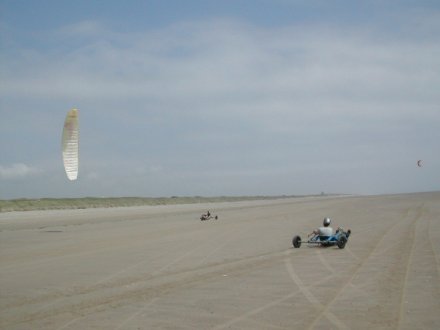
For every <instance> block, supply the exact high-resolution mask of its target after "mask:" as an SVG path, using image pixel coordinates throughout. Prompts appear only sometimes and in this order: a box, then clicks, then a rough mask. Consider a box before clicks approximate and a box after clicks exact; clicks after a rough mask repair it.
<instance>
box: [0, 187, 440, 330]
mask: <svg viewBox="0 0 440 330" xmlns="http://www.w3.org/2000/svg"><path fill="white" fill-rule="evenodd" d="M207 209H210V210H211V213H212V214H214V215H215V214H217V215H218V216H219V220H210V221H203V222H202V221H200V220H199V216H200V214H201V213H203V212H206V210H207ZM325 216H329V217H331V218H332V219H333V223H332V225H333V227H334V228H336V227H337V226H342V227H344V228H350V229H351V230H352V231H353V234H352V236H351V237H350V239H349V242H348V244H347V246H346V248H345V249H338V248H337V247H330V248H319V247H307V246H305V245H303V246H302V247H301V248H300V249H294V248H293V247H292V243H291V241H292V237H293V235H294V234H300V235H301V236H302V237H303V238H305V237H306V235H307V233H309V232H310V231H311V230H313V229H314V228H315V227H317V226H319V225H320V224H321V221H322V218H324V217H325ZM0 230H1V231H0V289H1V293H0V328H1V329H299V328H301V329H440V259H439V254H440V239H439V238H440V193H416V194H405V195H387V196H351V197H349V196H345V197H327V198H325V197H323V198H293V199H283V200H272V201H252V202H235V203H216V204H191V205H173V206H150V207H148V206H147V207H131V208H116V209H86V210H69V211H30V212H12V213H1V214H0Z"/></svg>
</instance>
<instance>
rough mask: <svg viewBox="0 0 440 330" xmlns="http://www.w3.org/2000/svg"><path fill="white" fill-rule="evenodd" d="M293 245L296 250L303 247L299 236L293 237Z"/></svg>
mask: <svg viewBox="0 0 440 330" xmlns="http://www.w3.org/2000/svg"><path fill="white" fill-rule="evenodd" d="M292 245H293V247H294V248H299V247H301V237H300V236H298V235H296V236H293V239H292Z"/></svg>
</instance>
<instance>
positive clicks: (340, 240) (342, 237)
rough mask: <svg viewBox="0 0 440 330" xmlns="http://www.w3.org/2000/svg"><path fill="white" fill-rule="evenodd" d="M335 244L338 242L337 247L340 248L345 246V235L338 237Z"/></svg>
mask: <svg viewBox="0 0 440 330" xmlns="http://www.w3.org/2000/svg"><path fill="white" fill-rule="evenodd" d="M337 244H338V248H340V249H343V248H345V244H347V237H345V236H344V235H342V236H341V237H339V239H338V243H337Z"/></svg>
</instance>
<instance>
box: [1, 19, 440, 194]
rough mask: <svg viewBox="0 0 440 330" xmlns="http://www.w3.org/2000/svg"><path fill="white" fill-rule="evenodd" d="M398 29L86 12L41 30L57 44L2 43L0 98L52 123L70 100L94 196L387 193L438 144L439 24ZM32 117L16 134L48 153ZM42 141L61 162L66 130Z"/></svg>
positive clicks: (82, 172)
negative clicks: (128, 26) (145, 21)
mask: <svg viewBox="0 0 440 330" xmlns="http://www.w3.org/2000/svg"><path fill="white" fill-rule="evenodd" d="M423 14H424V13H423V12H419V13H418V16H417V21H420V22H423V19H422V18H423ZM429 17H432V15H429ZM407 18H408V17H407V16H405V17H403V18H402V19H407ZM396 20H397V19H396V18H394V22H395V21H396ZM411 22H412V21H411ZM429 22H430V23H429V28H430V30H434V31H437V32H440V23H437V22H436V20H434V19H430V20H429ZM401 23H402V22H401ZM410 25H411V24H410ZM383 26H384V25H382V27H383ZM398 26H405V27H404V28H402V30H401V31H398V32H399V33H401V34H402V35H404V37H403V38H402V37H401V36H400V35H399V33H398V32H396V31H395V30H396V29H395V30H393V31H391V30H380V29H376V28H375V26H367V27H366V26H350V27H347V26H335V25H333V26H331V25H328V24H327V25H319V24H313V25H310V24H307V23H306V22H304V23H296V24H292V25H284V26H282V27H280V26H272V27H263V28H262V27H259V26H255V25H253V24H249V23H246V22H243V21H238V20H231V19H213V20H205V21H203V20H200V21H194V22H180V23H176V24H174V25H170V26H167V27H162V28H158V29H149V30H144V31H138V32H131V33H118V32H114V31H113V32H112V31H111V30H110V29H109V28H108V27H105V26H103V25H102V24H100V23H99V22H91V21H87V22H79V23H78V24H74V25H70V26H67V27H64V28H60V29H59V30H58V31H56V33H52V34H50V35H49V36H48V38H47V40H48V41H47V43H48V44H50V45H53V46H54V48H55V49H56V51H53V50H52V48H51V47H48V49H32V48H28V49H25V48H22V49H20V51H19V52H15V53H14V56H11V54H8V53H7V50H5V56H4V58H5V63H6V65H4V67H5V69H4V70H3V71H4V73H3V74H2V76H1V78H0V96H3V98H4V99H7V100H10V101H9V104H10V105H11V106H10V107H8V109H11V110H10V111H11V113H12V111H14V113H18V112H19V111H18V110H19V109H20V110H21V109H25V108H26V107H24V106H23V101H21V100H23V99H25V100H27V102H29V104H30V105H32V106H30V107H27V108H28V110H27V111H29V112H33V113H34V116H35V117H36V118H37V117H40V114H41V113H42V112H43V111H46V112H47V114H46V115H47V116H46V117H45V118H46V119H44V125H42V126H44V127H58V126H57V125H58V123H57V122H50V123H49V122H48V121H49V118H48V117H50V116H49V115H48V114H51V113H58V114H59V113H60V108H63V107H64V108H63V109H62V110H64V109H65V110H67V109H66V108H67V106H65V105H66V104H69V105H70V104H72V102H73V103H74V105H75V106H77V107H79V109H80V121H81V147H80V148H81V166H84V167H86V168H85V169H86V170H84V167H83V168H80V177H81V180H82V181H81V180H79V183H80V184H84V187H86V185H87V184H88V183H87V182H88V181H90V182H89V184H90V185H89V187H87V189H86V188H84V190H85V191H89V189H92V188H93V189H92V190H93V191H96V193H97V194H103V193H100V192H98V190H99V189H103V190H105V191H112V192H113V193H114V194H135V193H136V194H140V195H145V194H149V195H154V194H155V193H159V194H164V195H166V194H169V195H175V194H177V193H178V194H179V195H184V194H191V192H194V191H196V192H197V193H200V194H203V193H208V194H218V193H220V194H228V193H229V192H233V193H237V194H240V193H251V194H252V193H256V194H260V193H265V192H264V189H266V188H267V189H268V187H270V193H275V194H276V193H277V191H279V192H283V193H292V192H293V193H295V192H299V193H301V192H303V191H307V192H310V191H312V190H315V191H318V192H319V191H322V190H325V191H332V190H333V191H335V190H338V191H345V192H362V191H363V190H362V189H363V187H366V186H368V187H373V188H374V187H376V191H383V189H388V185H389V186H390V187H391V188H390V189H392V187H393V183H389V181H388V180H387V178H388V176H389V173H393V174H394V173H395V177H399V175H400V174H402V173H403V172H401V171H400V170H399V169H400V168H401V166H402V165H401V164H413V163H414V159H418V158H419V157H425V156H424V155H431V154H432V156H431V157H432V158H436V159H434V160H433V159H431V162H433V163H438V160H437V159H438V156H437V153H435V152H433V150H438V141H440V136H439V131H438V126H439V124H440V113H439V112H438V104H439V103H440V94H439V93H438V90H439V89H440V78H439V75H438V74H437V73H438V71H439V69H440V57H439V56H436V55H437V54H439V53H440V46H439V45H440V43H439V42H438V41H439V40H438V36H437V37H436V36H435V34H434V33H430V34H429V37H426V38H425V35H424V33H425V32H426V31H425V30H426V29H427V28H426V27H420V28H419V29H417V28H412V27H411V26H406V25H405V24H403V23H402V24H400V25H398ZM408 30H411V33H408V34H407V33H404V32H405V31H408ZM437 35H440V34H437ZM61 39H62V40H63V43H60V42H59V41H60V40H61ZM59 44H60V45H63V48H59V47H55V46H58V45H59ZM15 55H16V56H15ZM24 96H25V97H24ZM11 100H12V101H11ZM17 100H18V101H17ZM34 104H37V105H38V106H34ZM2 111H4V112H5V113H6V112H7V111H9V110H6V108H5V110H2ZM63 115H64V114H63ZM4 117H5V118H8V116H4ZM23 117H24V118H26V117H25V116H24V115H23ZM59 117H60V122H61V120H62V119H63V118H62V116H59ZM9 118H11V116H9ZM28 122H29V123H28ZM28 122H26V121H22V122H21V121H20V124H19V125H18V124H16V125H15V126H13V127H14V128H13V130H12V131H11V133H10V134H11V136H12V137H16V136H19V137H20V136H23V142H22V149H25V148H28V146H27V144H26V143H28V142H27V141H26V140H29V139H28V138H26V137H25V134H16V133H15V130H16V128H15V127H19V129H21V130H22V131H23V132H25V131H26V134H29V132H33V138H32V141H35V144H38V147H40V148H43V147H44V148H46V149H44V150H45V151H47V153H49V147H48V146H49V144H48V143H41V141H40V140H39V139H36V138H35V137H39V138H41V132H35V127H34V126H35V122H36V120H33V121H28ZM31 122H32V124H33V125H30V123H31ZM3 125H4V127H6V126H7V125H9V124H7V123H6V122H4V123H3ZM60 127H61V126H60ZM36 133H38V134H36ZM51 134H52V135H53V133H51ZM3 140H4V141H7V140H8V139H3ZM47 140H48V141H49V142H50V143H52V144H53V146H52V145H50V147H51V148H52V149H53V150H54V151H53V153H54V155H53V156H52V157H50V159H56V157H58V155H55V152H57V153H58V152H59V148H58V145H55V142H53V141H56V143H58V141H59V136H56V137H53V138H49V137H48V138H47ZM5 149H6V148H5ZM16 149H17V150H18V151H17V152H21V151H20V150H19V149H20V148H16ZM52 149H51V150H52ZM8 150H9V149H8ZM11 153H12V151H11ZM419 154H421V156H419ZM11 158H13V157H11ZM46 158H47V157H46ZM37 164H38V163H37ZM365 164H368V166H367V165H365ZM384 168H385V170H383V169H384ZM341 169H343V170H341ZM424 170H425V171H426V168H424ZM8 171H9V172H8ZM15 171H16V172H18V170H17V169H16V170H15ZM387 171H388V172H387ZM12 172H13V171H11V169H6V168H1V177H2V178H6V177H11V176H13V175H12V174H10V173H12ZM22 172H25V171H23V169H22ZM45 172H46V173H48V172H50V171H48V170H46V171H45ZM60 172H61V171H60ZM342 172H344V173H342ZM8 173H9V174H8ZM87 173H88V174H87ZM29 174H30V173H29ZM407 174H408V173H404V175H402V177H407V176H408V175H407ZM15 177H18V176H17V175H16V176H15ZM60 177H61V173H60ZM330 178H331V180H330ZM396 181H397V180H396ZM326 182H327V186H325V183H326ZM338 182H345V185H344V186H343V187H340V188H338ZM350 182H351V186H350ZM405 182H406V181H405ZM323 185H324V187H323ZM92 186H93V187H92ZM216 187H218V189H217V188H216ZM373 188H371V189H373ZM63 189H66V190H68V188H64V187H63ZM368 189H370V188H368ZM407 190H410V189H409V188H408V189H407ZM176 191H178V192H176ZM219 191H221V192H219ZM262 191H263V192H262ZM85 194H87V192H86V193H85Z"/></svg>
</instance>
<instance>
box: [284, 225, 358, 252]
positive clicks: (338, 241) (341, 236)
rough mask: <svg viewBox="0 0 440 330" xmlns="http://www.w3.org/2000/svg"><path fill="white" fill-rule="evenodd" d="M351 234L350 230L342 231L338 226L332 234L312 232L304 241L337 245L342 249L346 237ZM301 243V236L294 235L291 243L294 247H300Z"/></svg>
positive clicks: (325, 245)
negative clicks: (325, 234) (323, 234)
mask: <svg viewBox="0 0 440 330" xmlns="http://www.w3.org/2000/svg"><path fill="white" fill-rule="evenodd" d="M350 235H351V230H350V229H349V230H347V231H344V230H343V229H342V228H338V230H337V231H336V233H335V234H334V235H332V236H319V235H317V234H314V235H313V237H311V238H310V239H309V240H307V241H305V242H304V243H307V244H309V245H319V246H323V247H328V246H335V245H336V246H338V248H340V249H343V248H344V247H345V244H347V242H348V237H350ZM301 244H302V240H301V236H299V235H295V236H293V239H292V245H293V247H294V248H300V247H301Z"/></svg>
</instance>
